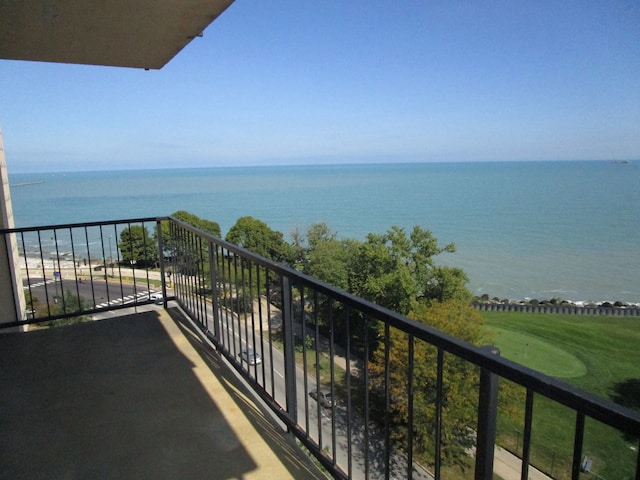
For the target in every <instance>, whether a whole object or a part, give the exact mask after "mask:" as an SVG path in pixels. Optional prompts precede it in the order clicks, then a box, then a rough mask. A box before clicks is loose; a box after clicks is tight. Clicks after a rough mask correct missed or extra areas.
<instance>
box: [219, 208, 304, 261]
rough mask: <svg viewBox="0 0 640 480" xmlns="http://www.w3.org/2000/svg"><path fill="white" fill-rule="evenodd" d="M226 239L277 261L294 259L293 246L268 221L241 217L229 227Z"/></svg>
mask: <svg viewBox="0 0 640 480" xmlns="http://www.w3.org/2000/svg"><path fill="white" fill-rule="evenodd" d="M225 239H226V240H227V242H231V243H234V244H236V245H238V246H240V247H243V248H246V249H247V250H249V251H251V252H253V253H255V254H258V255H261V256H263V257H266V258H269V259H271V260H273V261H275V262H289V261H291V260H292V256H293V255H292V251H291V246H290V245H289V244H288V243H287V242H286V241H285V240H284V236H283V235H282V233H281V232H278V231H275V230H272V229H271V228H269V226H268V225H267V224H266V223H264V222H263V221H261V220H257V219H255V218H253V217H241V218H239V219H238V220H237V221H236V223H235V225H233V226H232V227H231V228H230V229H229V232H228V233H227V236H226V237H225Z"/></svg>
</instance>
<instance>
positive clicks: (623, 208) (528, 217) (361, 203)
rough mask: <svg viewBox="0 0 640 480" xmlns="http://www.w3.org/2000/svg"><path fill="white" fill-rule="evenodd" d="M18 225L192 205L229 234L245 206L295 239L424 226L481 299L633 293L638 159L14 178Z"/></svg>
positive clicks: (639, 257) (637, 291) (637, 256)
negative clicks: (302, 233) (297, 234)
mask: <svg viewBox="0 0 640 480" xmlns="http://www.w3.org/2000/svg"><path fill="white" fill-rule="evenodd" d="M9 178H10V183H11V184H12V185H19V184H23V183H29V182H42V183H38V184H35V185H25V186H14V187H12V192H11V193H12V199H13V208H14V215H15V221H16V226H18V227H26V226H37V225H52V224H59V223H72V222H85V221H100V220H117V219H124V218H134V217H146V216H158V215H168V214H170V213H172V212H174V211H176V210H187V211H189V212H192V213H195V214H196V215H198V216H200V217H203V218H207V219H210V220H215V221H217V222H218V223H219V224H220V226H221V228H222V232H223V235H224V234H225V233H226V232H227V231H228V229H229V228H230V227H231V226H232V225H233V224H234V223H235V221H236V220H237V219H238V218H239V217H241V216H245V215H251V216H253V217H255V218H259V219H261V220H263V221H265V222H266V223H267V224H268V225H269V226H270V227H271V228H273V229H275V230H280V231H281V232H283V233H284V234H285V237H289V234H290V232H291V231H292V230H293V229H295V228H300V229H303V230H304V229H306V228H307V227H308V226H309V225H311V224H312V223H315V222H326V223H328V224H329V225H330V226H331V228H332V229H333V230H334V231H336V232H338V235H339V236H341V237H353V238H358V239H363V238H364V236H365V235H366V234H367V233H369V232H375V233H382V232H384V231H386V230H387V229H388V228H389V227H390V226H392V225H399V226H402V227H406V228H408V229H409V228H411V227H412V226H413V225H420V226H422V227H424V228H427V229H430V230H431V231H432V232H433V234H434V235H435V236H436V237H438V239H439V240H440V241H441V242H442V243H443V244H444V243H448V242H454V243H455V244H456V246H457V250H458V251H457V252H456V253H455V254H446V255H444V256H442V257H441V262H442V263H445V264H449V265H456V266H460V267H462V268H464V270H465V271H466V272H467V274H468V275H469V277H470V283H469V287H470V288H471V289H472V291H473V292H474V293H476V294H482V293H488V294H489V295H491V296H494V295H495V296H499V297H501V298H503V297H509V298H526V297H529V298H538V299H543V298H552V297H562V298H566V299H571V300H592V301H601V300H623V301H628V302H640V251H639V249H640V188H639V187H640V164H638V163H632V164H613V163H611V162H518V163H516V162H507V163H446V164H445V163H442V164H402V165H349V166H345V165H342V166H294V167H292V166H286V167H260V168H258V167H246V168H211V169H174V170H145V171H117V172H81V173H58V174H51V173H49V174H13V175H10V177H9Z"/></svg>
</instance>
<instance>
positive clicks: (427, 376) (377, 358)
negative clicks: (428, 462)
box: [369, 300, 482, 464]
mask: <svg viewBox="0 0 640 480" xmlns="http://www.w3.org/2000/svg"><path fill="white" fill-rule="evenodd" d="M409 317H410V318H412V319H414V320H416V321H419V322H421V323H424V324H426V325H429V326H431V327H433V328H435V329H437V330H440V331H443V332H446V333H448V334H450V335H453V336H454V337H457V338H459V339H462V340H465V341H467V342H470V343H474V344H478V343H479V342H480V341H481V340H482V331H481V325H482V319H481V317H480V316H479V314H478V313H477V312H476V311H475V310H474V309H473V308H472V307H471V306H469V305H468V304H466V303H464V302H461V301H458V300H449V301H445V302H434V303H433V304H432V305H426V304H417V305H416V306H415V309H414V310H412V311H411V312H410V314H409ZM389 342H390V344H389V359H390V361H389V363H388V365H389V369H390V372H389V376H390V379H391V381H390V384H389V389H390V398H391V405H390V411H389V413H390V418H391V424H392V431H393V435H394V438H395V439H397V440H401V441H406V438H407V434H408V431H407V420H408V415H409V411H408V407H409V402H408V395H409V393H408V371H409V365H410V363H409V357H408V351H409V349H408V344H409V337H408V335H407V334H405V333H403V332H401V331H400V330H397V329H391V330H390V340H389ZM437 356H438V352H437V349H436V348H435V347H433V346H431V345H429V344H427V343H426V342H422V341H419V340H416V341H415V342H414V355H413V385H414V391H413V406H414V412H413V430H414V431H413V435H414V442H415V443H414V445H415V448H416V452H415V453H416V454H417V455H421V454H427V455H425V456H424V458H433V456H432V455H433V451H434V446H435V443H434V438H433V434H434V432H435V427H436V387H437V383H436V379H437ZM444 358H445V360H444V367H443V379H444V382H443V383H444V385H443V397H442V405H443V421H442V428H443V430H442V438H441V440H442V444H441V445H442V456H443V461H444V463H448V464H455V463H461V460H462V459H463V458H464V457H466V455H467V453H466V452H467V450H468V449H469V448H470V447H471V446H473V444H474V439H473V436H472V435H471V432H472V431H473V429H474V428H475V427H476V421H477V419H476V404H475V402H476V400H477V397H478V392H477V385H478V381H479V380H478V369H477V368H476V367H475V366H474V365H473V364H471V363H469V362H467V361H464V360H462V359H459V358H458V357H455V356H453V355H445V357H444ZM385 365H386V360H385V345H384V343H381V344H380V347H379V348H378V350H377V351H376V352H375V354H374V355H373V359H372V360H371V362H370V364H369V368H370V373H371V382H370V385H369V389H370V392H371V398H372V402H373V403H374V405H375V408H376V409H377V411H379V413H380V415H378V418H384V414H385V405H386V401H385V398H384V391H385V390H384V384H385V383H384V382H385ZM372 417H373V418H375V417H376V416H375V415H373V416H372Z"/></svg>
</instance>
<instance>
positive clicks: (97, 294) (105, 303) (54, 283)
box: [23, 278, 160, 308]
mask: <svg viewBox="0 0 640 480" xmlns="http://www.w3.org/2000/svg"><path fill="white" fill-rule="evenodd" d="M30 280H31V283H30V285H26V284H25V285H24V286H23V288H24V290H30V291H31V294H32V295H33V296H34V297H36V298H37V299H38V300H39V301H40V302H41V303H42V304H46V303H47V299H48V300H49V303H57V302H56V300H55V299H56V298H58V299H59V298H60V297H61V296H62V294H63V292H64V293H71V294H72V295H76V296H80V297H81V298H82V299H83V300H84V301H85V302H87V303H88V305H89V306H93V305H95V308H107V307H109V306H111V305H124V304H128V303H134V302H135V301H136V300H147V299H148V298H149V295H150V294H151V293H154V292H157V291H160V289H156V288H153V287H151V288H147V286H146V285H142V286H140V285H135V286H134V285H133V284H124V283H120V282H119V281H116V280H113V279H108V280H104V279H100V278H94V281H93V282H89V281H86V280H79V281H78V282H76V281H75V280H62V281H61V280H59V279H56V280H54V279H47V280H45V279H43V278H31V279H30Z"/></svg>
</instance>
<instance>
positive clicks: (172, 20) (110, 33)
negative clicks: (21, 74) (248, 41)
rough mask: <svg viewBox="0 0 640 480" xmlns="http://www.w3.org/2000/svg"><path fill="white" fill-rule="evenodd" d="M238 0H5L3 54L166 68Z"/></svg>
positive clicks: (1, 5) (0, 23)
mask: <svg viewBox="0 0 640 480" xmlns="http://www.w3.org/2000/svg"><path fill="white" fill-rule="evenodd" d="M231 3H233V0H0V58H5V59H12V60H34V61H41V62H56V63H79V64H88V65H109V66H119V67H138V68H148V69H151V68H153V69H158V68H162V67H163V66H164V65H165V64H166V63H167V62H168V61H169V60H171V59H172V58H173V57H174V56H175V55H176V54H177V53H178V52H179V51H180V50H182V49H183V48H184V47H185V45H187V44H188V43H189V42H190V41H191V40H192V39H193V38H194V37H197V36H198V35H200V34H202V32H203V31H204V29H205V28H206V27H207V26H208V25H209V24H210V23H211V22H213V21H214V20H215V19H216V18H217V17H218V16H219V15H220V14H221V13H222V12H224V10H225V9H226V8H227V7H228V6H229V5H230V4H231Z"/></svg>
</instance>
